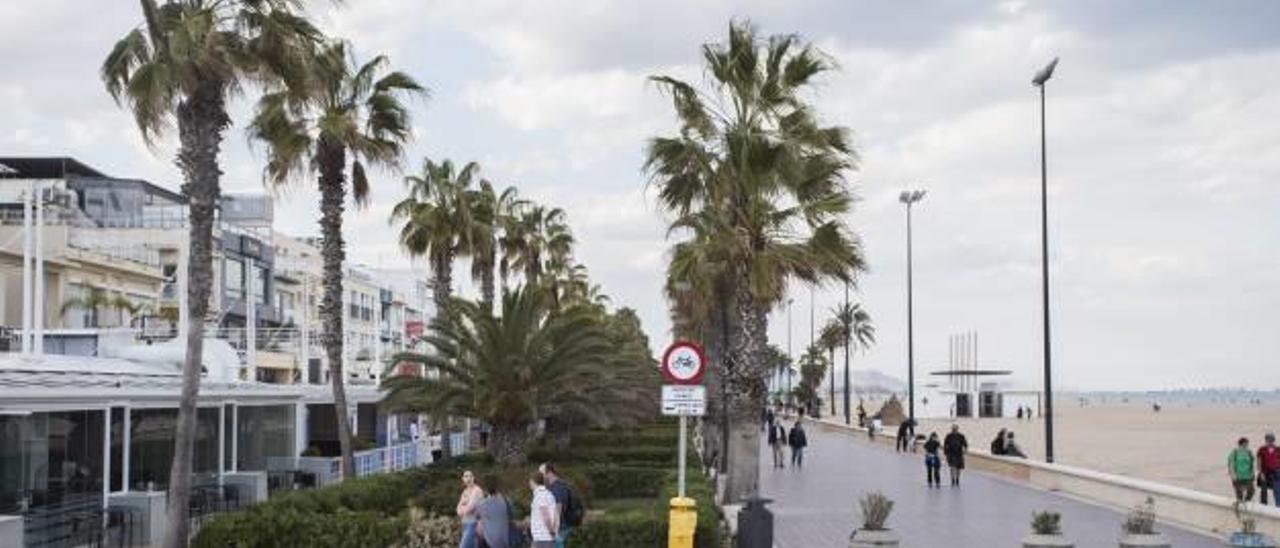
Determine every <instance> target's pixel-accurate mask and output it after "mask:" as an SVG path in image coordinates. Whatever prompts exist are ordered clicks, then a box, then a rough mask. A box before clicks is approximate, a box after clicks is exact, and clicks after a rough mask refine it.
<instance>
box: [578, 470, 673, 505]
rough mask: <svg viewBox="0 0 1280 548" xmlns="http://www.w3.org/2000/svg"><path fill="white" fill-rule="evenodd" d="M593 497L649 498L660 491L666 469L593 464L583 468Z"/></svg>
mask: <svg viewBox="0 0 1280 548" xmlns="http://www.w3.org/2000/svg"><path fill="white" fill-rule="evenodd" d="M583 474H584V475H585V476H586V478H587V481H589V482H590V484H591V495H592V497H593V498H641V497H645V498H649V497H656V496H658V494H660V493H661V492H662V484H663V481H664V480H665V479H666V476H667V471H666V470H662V469H657V468H641V467H634V466H595V467H591V468H587V469H585V470H583Z"/></svg>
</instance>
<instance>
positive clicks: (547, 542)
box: [529, 472, 560, 548]
mask: <svg viewBox="0 0 1280 548" xmlns="http://www.w3.org/2000/svg"><path fill="white" fill-rule="evenodd" d="M546 483H547V478H546V476H543V475H542V472H534V473H533V474H532V475H530V476H529V490H530V491H533V500H532V501H531V502H530V503H529V535H530V536H532V537H533V546H532V547H531V548H554V547H555V545H556V535H555V533H554V532H553V531H558V530H559V529H560V519H559V516H557V515H556V497H555V495H552V494H551V491H550V490H548V489H547V486H546Z"/></svg>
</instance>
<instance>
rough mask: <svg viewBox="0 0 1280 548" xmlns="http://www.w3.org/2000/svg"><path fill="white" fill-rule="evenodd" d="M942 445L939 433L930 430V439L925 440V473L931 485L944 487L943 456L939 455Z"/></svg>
mask: <svg viewBox="0 0 1280 548" xmlns="http://www.w3.org/2000/svg"><path fill="white" fill-rule="evenodd" d="M941 447H942V443H941V442H939V441H938V433H937V432H930V433H929V441H926V442H924V475H925V480H926V481H927V482H928V483H929V487H942V457H941V456H940V455H938V449H939V448H941Z"/></svg>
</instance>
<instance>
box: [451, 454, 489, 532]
mask: <svg viewBox="0 0 1280 548" xmlns="http://www.w3.org/2000/svg"><path fill="white" fill-rule="evenodd" d="M483 498H484V490H483V489H481V488H480V486H479V485H476V476H475V474H472V473H471V471H470V470H464V471H463V472H462V495H460V496H459V497H458V506H457V508H455V511H456V512H457V514H458V519H459V520H460V521H461V522H462V539H461V540H460V541H458V548H476V506H477V505H479V504H480V499H483Z"/></svg>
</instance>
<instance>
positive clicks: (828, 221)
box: [646, 22, 863, 501]
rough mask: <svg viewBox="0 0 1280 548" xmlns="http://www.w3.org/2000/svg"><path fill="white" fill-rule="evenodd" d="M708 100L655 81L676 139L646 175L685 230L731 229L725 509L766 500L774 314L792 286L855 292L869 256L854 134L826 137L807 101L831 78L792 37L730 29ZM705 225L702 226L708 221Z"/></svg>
mask: <svg viewBox="0 0 1280 548" xmlns="http://www.w3.org/2000/svg"><path fill="white" fill-rule="evenodd" d="M703 60H704V62H705V65H706V73H707V80H708V81H709V82H710V83H709V85H708V86H706V89H702V90H700V89H698V88H696V87H694V86H693V85H691V84H688V83H686V82H684V81H681V80H679V79H676V78H672V77H669V76H654V77H652V78H651V81H653V82H655V83H657V84H658V85H659V86H660V87H661V88H662V89H664V90H665V91H666V92H667V93H669V94H670V96H671V97H672V102H673V106H674V109H675V112H676V115H677V118H678V121H679V125H680V128H679V132H678V133H677V134H676V135H675V136H670V137H658V138H654V139H652V140H651V141H650V143H649V145H648V150H647V159H646V170H647V171H648V172H649V173H650V174H651V177H652V183H653V184H655V185H656V186H657V187H658V195H659V199H660V201H661V203H662V205H663V206H664V207H665V208H666V209H667V210H669V211H671V212H672V213H674V214H675V216H676V222H675V223H673V227H675V228H679V227H681V226H682V223H683V222H684V219H686V218H689V217H695V216H706V217H707V218H709V219H713V221H712V222H713V223H714V224H715V225H717V226H720V227H722V228H721V229H718V230H716V231H714V234H715V236H714V237H715V238H716V239H721V240H724V243H722V244H719V246H718V247H719V248H720V249H723V250H725V251H726V252H727V259H728V260H727V261H726V263H727V264H728V271H727V272H726V273H725V274H726V281H727V286H728V287H729V288H730V292H729V295H728V297H729V302H728V304H729V307H730V308H731V314H730V315H731V316H733V322H734V328H733V330H732V331H733V335H734V336H733V337H732V338H731V339H730V341H729V344H728V345H727V346H728V358H729V360H728V365H727V367H726V372H727V373H728V375H727V377H726V379H725V381H726V383H727V384H726V393H727V395H728V396H729V400H730V414H731V417H730V418H731V420H732V425H731V426H732V433H733V435H732V437H731V440H730V455H729V456H730V465H731V467H732V469H731V470H730V473H729V483H728V488H727V491H726V497H727V498H728V499H729V500H734V501H738V500H743V499H745V498H748V497H750V496H751V495H754V494H756V493H757V492H758V487H759V467H758V466H757V464H758V461H759V443H758V441H759V440H758V438H759V429H758V428H755V425H754V421H753V419H754V417H755V416H756V414H757V413H758V412H759V409H760V406H761V404H763V401H764V392H765V389H764V376H765V374H766V373H767V372H766V367H767V365H766V364H765V363H764V362H763V359H762V358H763V357H764V348H765V346H766V345H767V326H768V313H769V311H770V310H771V309H772V308H773V307H774V306H776V305H777V303H779V302H780V301H781V300H782V299H783V295H784V293H785V290H786V287H787V285H788V283H789V282H791V281H796V280H798V281H803V282H806V283H811V284H821V283H825V282H828V281H831V280H840V281H848V280H851V279H852V278H853V276H854V275H855V274H856V273H857V272H858V271H859V270H860V269H862V268H863V259H862V253H861V247H860V245H859V244H858V242H857V240H856V238H854V237H853V236H852V235H851V234H850V233H849V231H848V229H847V227H846V226H845V225H844V223H843V221H842V216H843V215H844V214H845V213H847V212H848V211H849V209H850V207H851V204H852V202H853V197H852V195H851V193H850V191H849V189H848V188H847V185H846V182H845V180H844V173H845V172H846V171H847V170H849V169H851V168H852V167H853V162H854V154H853V151H852V148H851V145H850V143H849V140H848V135H847V134H848V132H847V130H846V129H845V128H842V127H829V126H823V125H822V124H820V123H819V122H818V120H817V119H816V115H815V113H814V112H813V108H812V107H811V106H810V105H808V104H807V103H806V102H805V100H804V99H803V93H804V90H805V89H806V88H808V87H809V86H810V85H811V84H812V83H813V80H814V78H815V77H816V76H818V75H820V74H821V73H823V72H826V71H827V70H829V69H830V68H831V64H830V63H829V62H828V61H827V59H826V58H825V57H824V56H823V55H822V54H821V53H819V52H818V51H817V50H816V49H814V48H813V47H812V46H809V45H806V44H803V43H801V41H800V39H799V37H797V36H794V35H786V36H773V37H770V38H768V39H764V38H761V37H760V36H758V35H757V33H756V31H755V29H754V28H753V27H752V26H751V25H750V24H749V23H745V22H734V23H732V24H730V28H729V39H728V42H727V43H724V44H709V45H706V46H704V47H703ZM703 222H705V219H704V220H703Z"/></svg>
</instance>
